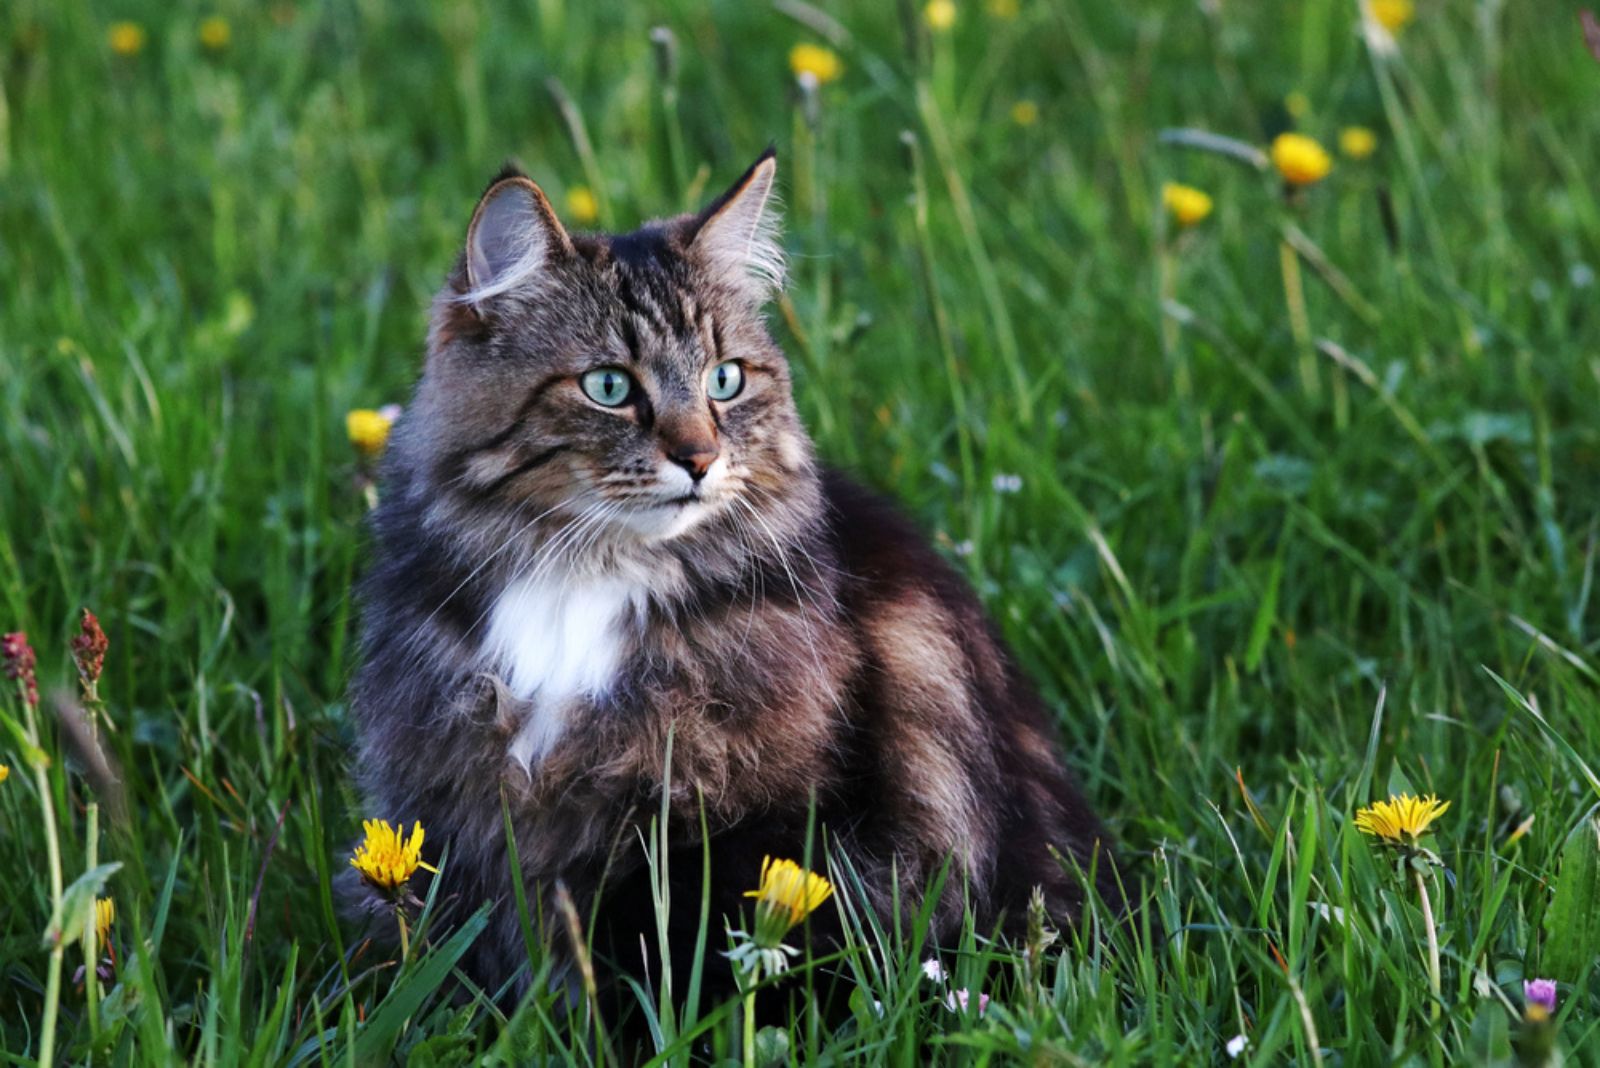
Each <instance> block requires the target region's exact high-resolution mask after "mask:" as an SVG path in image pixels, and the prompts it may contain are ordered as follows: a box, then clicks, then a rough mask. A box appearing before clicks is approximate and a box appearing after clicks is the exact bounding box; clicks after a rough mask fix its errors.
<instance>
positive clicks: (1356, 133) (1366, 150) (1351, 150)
mask: <svg viewBox="0 0 1600 1068" xmlns="http://www.w3.org/2000/svg"><path fill="white" fill-rule="evenodd" d="M1377 150H1378V135H1377V134H1375V133H1373V132H1372V131H1371V130H1369V129H1367V128H1366V127H1365V126H1346V127H1345V128H1344V129H1342V130H1340V131H1339V151H1340V152H1343V153H1344V154H1345V155H1346V156H1348V157H1349V158H1350V159H1366V158H1367V157H1368V156H1370V155H1372V154H1373V153H1374V152H1376V151H1377Z"/></svg>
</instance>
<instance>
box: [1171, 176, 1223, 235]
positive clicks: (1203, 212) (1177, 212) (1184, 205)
mask: <svg viewBox="0 0 1600 1068" xmlns="http://www.w3.org/2000/svg"><path fill="white" fill-rule="evenodd" d="M1161 203H1162V204H1164V205H1165V206H1166V209H1167V210H1168V211H1169V212H1171V213H1172V217H1173V218H1174V219H1176V220H1177V221H1178V225H1179V226H1194V225H1195V224H1196V223H1199V222H1202V221H1203V220H1204V219H1205V217H1206V216H1207V215H1210V214H1211V197H1209V196H1208V195H1206V194H1205V193H1202V192H1201V191H1200V190H1198V189H1196V188H1194V187H1193V186H1190V185H1179V184H1178V183H1177V182H1168V183H1167V184H1166V185H1164V186H1162V187H1161Z"/></svg>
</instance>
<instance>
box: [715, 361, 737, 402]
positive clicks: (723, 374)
mask: <svg viewBox="0 0 1600 1068" xmlns="http://www.w3.org/2000/svg"><path fill="white" fill-rule="evenodd" d="M742 389H744V368H743V367H741V366H739V361H738V360H728V361H727V362H725V363H719V364H717V365H716V366H715V367H713V368H712V369H711V374H710V376H709V377H707V378H706V396H708V397H710V398H711V399H712V400H714V401H726V400H733V398H735V397H737V396H738V395H739V391H740V390H742Z"/></svg>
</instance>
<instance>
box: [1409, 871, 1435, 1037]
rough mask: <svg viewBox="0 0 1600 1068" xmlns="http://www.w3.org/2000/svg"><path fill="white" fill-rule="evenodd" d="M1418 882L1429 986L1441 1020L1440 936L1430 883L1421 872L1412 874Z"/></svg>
mask: <svg viewBox="0 0 1600 1068" xmlns="http://www.w3.org/2000/svg"><path fill="white" fill-rule="evenodd" d="M1412 875H1413V876H1414V877H1415V878H1416V880H1417V898H1418V900H1419V901H1421V903H1422V925H1423V926H1424V927H1426V928H1427V929H1428V986H1429V987H1430V988H1431V989H1432V990H1433V1018H1434V1019H1435V1020H1437V1019H1438V1018H1439V1008H1440V1000H1441V994H1440V992H1439V935H1438V932H1436V931H1435V930H1434V924H1433V902H1432V901H1431V900H1430V899H1429V898H1428V882H1427V880H1426V879H1424V878H1423V877H1422V873H1421V872H1420V871H1414V872H1412Z"/></svg>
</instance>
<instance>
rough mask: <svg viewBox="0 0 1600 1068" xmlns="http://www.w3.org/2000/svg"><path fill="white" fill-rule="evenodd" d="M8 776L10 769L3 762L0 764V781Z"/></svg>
mask: <svg viewBox="0 0 1600 1068" xmlns="http://www.w3.org/2000/svg"><path fill="white" fill-rule="evenodd" d="M9 778H11V769H10V768H8V767H6V766H5V765H4V764H0V782H5V781H6V780H7V779H9Z"/></svg>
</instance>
